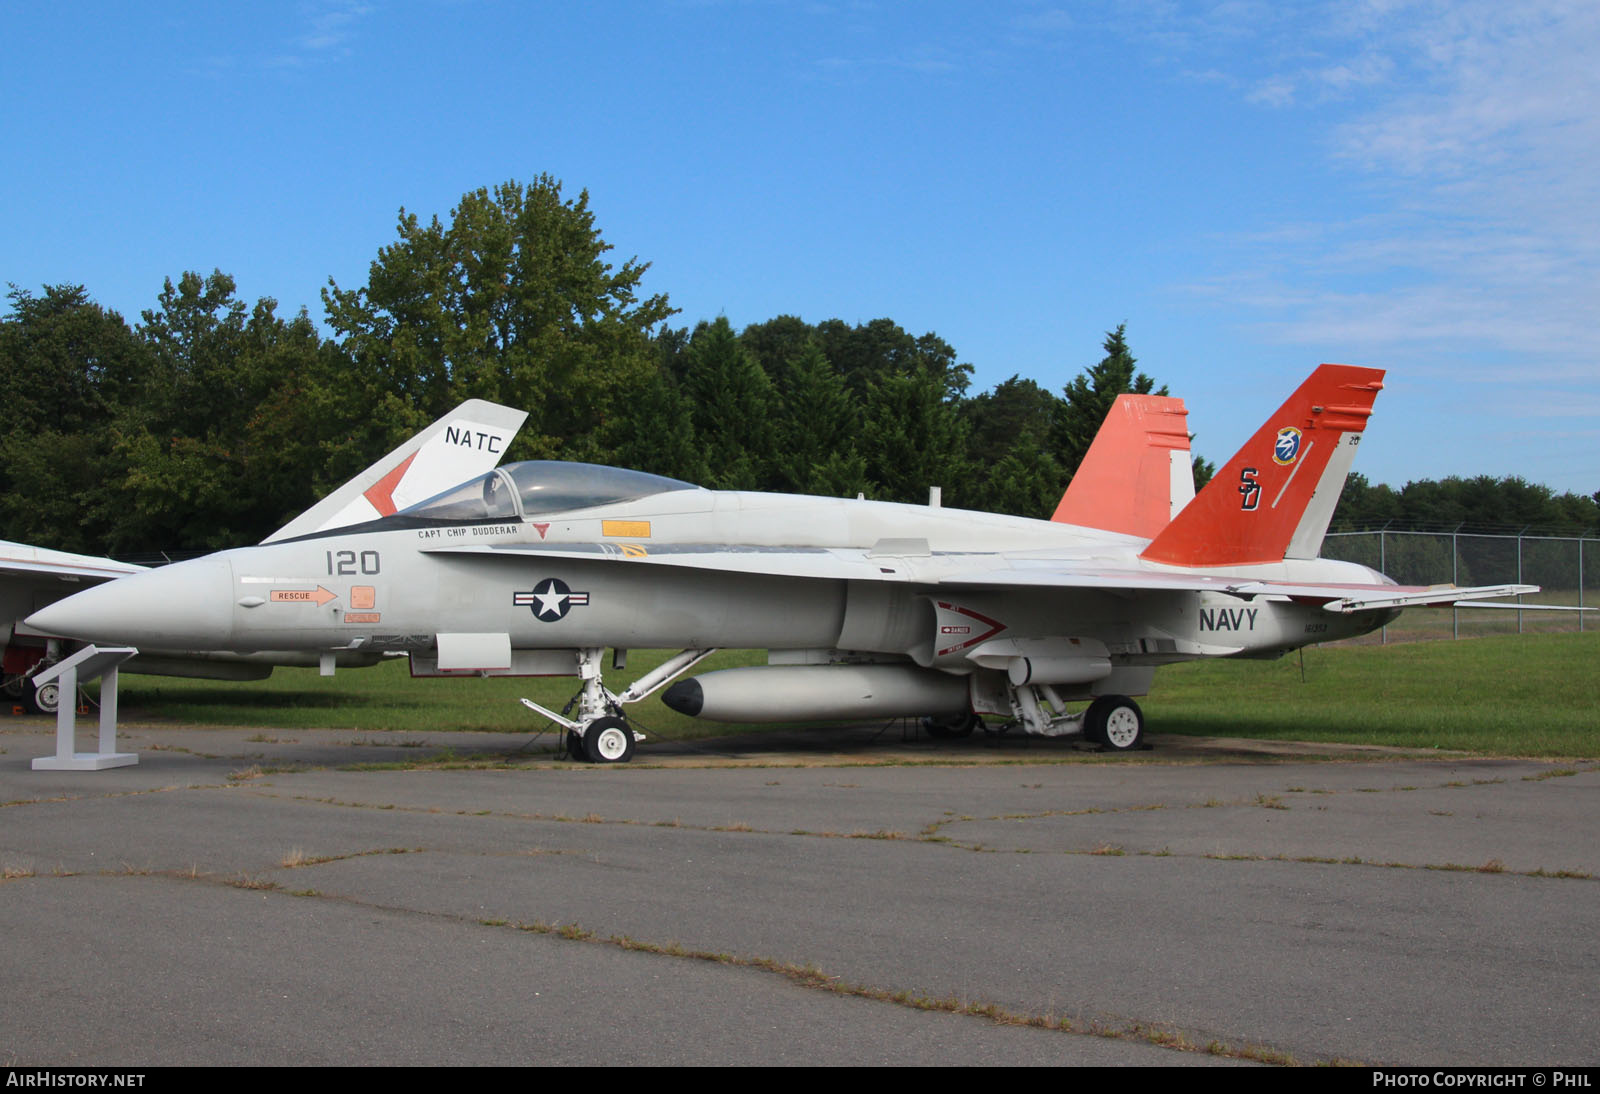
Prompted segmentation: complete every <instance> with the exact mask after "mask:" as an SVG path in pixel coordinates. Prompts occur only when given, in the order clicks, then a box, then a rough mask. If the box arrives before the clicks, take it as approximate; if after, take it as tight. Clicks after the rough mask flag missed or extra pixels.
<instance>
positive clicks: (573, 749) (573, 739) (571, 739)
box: [567, 729, 589, 763]
mask: <svg viewBox="0 0 1600 1094" xmlns="http://www.w3.org/2000/svg"><path fill="white" fill-rule="evenodd" d="M567 756H568V758H569V759H573V760H577V761H578V762H579V763H588V762H589V757H587V756H585V755H584V754H583V738H582V737H580V736H578V734H577V733H576V732H575V731H574V730H570V729H569V730H567Z"/></svg>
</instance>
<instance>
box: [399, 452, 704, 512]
mask: <svg viewBox="0 0 1600 1094" xmlns="http://www.w3.org/2000/svg"><path fill="white" fill-rule="evenodd" d="M698 489H700V488H699V487H698V486H696V485H694V483H692V482H682V481H680V480H678V479H669V478H666V477H665V476H663V475H651V474H647V473H646V472H643V471H628V470H625V469H623V468H621V467H605V466H602V465H600V464H596V463H563V462H560V461H557V460H527V461H524V462H523V463H511V464H507V465H506V466H504V467H497V468H495V469H494V470H493V471H491V472H489V473H488V474H487V475H481V476H479V477H478V478H475V479H469V480H468V481H467V482H464V483H462V484H461V485H460V486H452V487H451V488H450V489H449V490H446V491H445V492H444V493H442V494H435V495H434V496H433V497H431V498H429V499H428V500H427V501H420V502H418V503H417V504H415V505H413V506H411V507H410V508H409V509H404V510H401V513H400V515H401V516H406V517H414V518H418V519H421V520H428V521H440V522H446V523H466V522H469V521H484V520H520V519H521V518H523V517H532V516H538V515H539V514H541V513H564V512H566V511H568V510H569V509H589V508H592V507H594V506H596V505H607V504H615V503H616V502H623V501H633V500H635V499H636V498H644V497H649V496H650V495H651V494H665V493H666V492H667V491H669V490H698Z"/></svg>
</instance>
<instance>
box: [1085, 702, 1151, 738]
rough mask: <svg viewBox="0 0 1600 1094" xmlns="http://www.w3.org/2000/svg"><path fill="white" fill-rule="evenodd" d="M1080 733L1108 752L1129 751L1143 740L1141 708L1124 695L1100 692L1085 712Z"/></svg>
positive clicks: (1142, 714)
mask: <svg viewBox="0 0 1600 1094" xmlns="http://www.w3.org/2000/svg"><path fill="white" fill-rule="evenodd" d="M1083 736H1084V738H1085V739H1086V740H1089V741H1093V742H1094V743H1095V744H1097V745H1099V746H1101V747H1102V748H1105V749H1107V750H1108V751H1111V752H1132V751H1133V750H1134V749H1136V748H1139V747H1140V746H1141V745H1143V744H1144V711H1142V710H1140V709H1139V704H1138V703H1135V702H1134V701H1133V700H1132V699H1129V698H1128V697H1127V696H1126V695H1102V696H1100V698H1098V699H1096V700H1095V701H1094V702H1092V703H1090V704H1089V709H1088V710H1087V711H1085V712H1084V715H1083Z"/></svg>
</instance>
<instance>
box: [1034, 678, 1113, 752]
mask: <svg viewBox="0 0 1600 1094" xmlns="http://www.w3.org/2000/svg"><path fill="white" fill-rule="evenodd" d="M1009 690H1010V697H1011V707H1012V711H1013V713H1014V714H1015V715H1016V719H1017V722H1018V723H1020V724H1021V726H1022V728H1023V730H1024V731H1025V732H1027V733H1033V734H1037V735H1039V736H1043V737H1066V736H1070V735H1072V734H1075V733H1081V734H1082V735H1083V739H1084V740H1086V741H1088V742H1089V743H1090V744H1097V745H1099V746H1100V747H1101V748H1103V749H1105V750H1106V751H1108V752H1132V751H1134V750H1135V749H1138V748H1141V747H1143V745H1144V712H1143V711H1141V710H1140V709H1139V704H1138V703H1135V702H1134V701H1133V700H1132V699H1130V698H1128V697H1127V696H1126V695H1101V696H1099V697H1098V698H1096V699H1095V700H1094V701H1093V702H1092V703H1090V704H1089V708H1088V709H1087V710H1085V711H1083V712H1082V713H1080V714H1068V713H1067V712H1066V707H1067V705H1066V703H1065V702H1064V701H1062V699H1061V697H1060V696H1059V695H1058V694H1057V693H1056V690H1055V689H1054V688H1052V687H1050V686H1049V685H1047V684H1046V685H1040V684H1030V685H1022V686H1017V687H1012V688H1011V689H1009Z"/></svg>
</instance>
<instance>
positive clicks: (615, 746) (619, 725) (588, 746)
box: [522, 647, 717, 764]
mask: <svg viewBox="0 0 1600 1094" xmlns="http://www.w3.org/2000/svg"><path fill="white" fill-rule="evenodd" d="M604 652H605V650H604V649H600V648H594V647H591V648H587V649H581V650H577V651H575V654H576V657H577V661H578V677H579V679H581V680H582V681H583V683H582V684H581V685H580V687H579V688H578V694H577V695H575V696H573V698H572V702H570V703H568V704H567V705H566V706H565V707H563V708H562V710H561V713H559V714H557V713H556V712H555V711H553V710H550V709H548V708H546V707H542V706H540V705H539V704H538V703H535V702H534V701H533V700H532V699H523V700H522V705H523V706H525V707H527V708H528V709H529V710H533V711H536V712H538V713H539V714H542V715H544V716H545V717H546V718H549V719H550V720H551V721H553V722H555V723H556V724H557V725H559V726H561V727H563V728H564V729H565V730H566V746H567V755H568V756H570V757H572V758H573V759H574V760H581V761H583V762H585V763H592V764H620V763H627V762H628V761H629V760H631V759H633V749H634V745H635V743H636V742H638V741H642V740H644V734H643V733H640V732H639V731H638V730H636V729H634V728H633V727H631V726H630V725H628V720H627V718H626V717H625V716H624V715H623V712H622V708H623V707H624V706H625V705H627V704H628V703H637V702H638V701H639V700H640V699H643V698H645V697H646V696H648V695H650V694H652V693H653V692H655V691H656V690H657V689H659V688H661V687H663V686H664V685H666V684H667V683H669V682H671V681H672V680H673V679H675V678H677V677H678V676H680V675H682V674H683V673H685V672H688V671H689V670H690V669H692V668H694V666H696V665H698V664H699V663H700V662H701V661H704V660H705V659H706V658H707V657H710V656H711V655H712V654H713V653H716V652H717V651H716V650H715V649H714V648H713V649H704V650H684V651H682V652H681V653H679V654H677V655H676V656H674V657H670V658H668V659H667V660H666V661H665V662H663V663H662V664H661V666H660V667H658V668H656V669H654V670H652V671H650V672H647V673H645V674H644V675H643V676H641V677H639V679H637V680H635V681H634V682H633V683H632V684H630V685H629V686H628V688H627V690H625V691H623V692H622V693H621V694H620V695H619V694H617V693H616V692H613V691H610V690H609V689H607V688H606V686H605V682H604V680H603V679H602V670H601V667H600V655H601V654H603V653H604ZM617 652H618V657H617V661H616V663H615V667H616V668H621V667H622V663H621V662H622V661H623V660H624V659H625V657H626V651H622V650H619V651H617ZM574 706H576V707H577V717H576V718H568V717H567V715H568V714H569V713H571V711H572V709H573V707H574Z"/></svg>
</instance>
